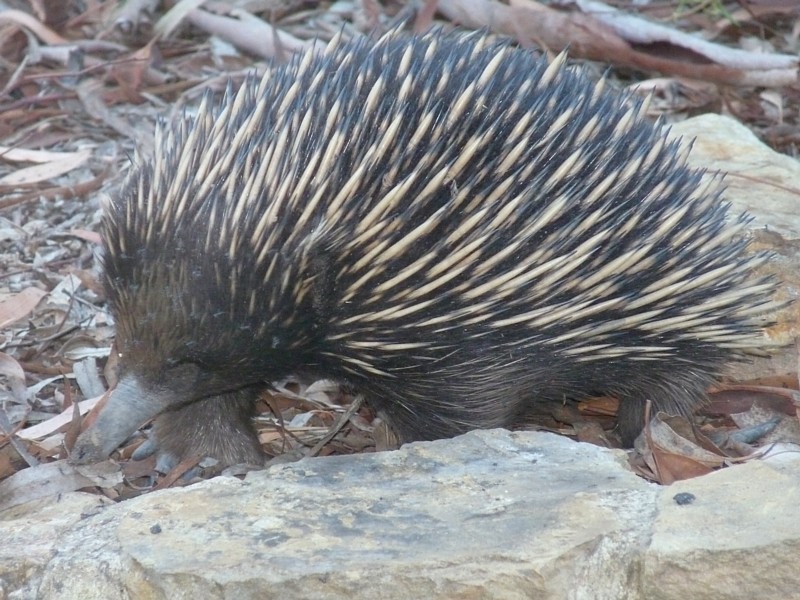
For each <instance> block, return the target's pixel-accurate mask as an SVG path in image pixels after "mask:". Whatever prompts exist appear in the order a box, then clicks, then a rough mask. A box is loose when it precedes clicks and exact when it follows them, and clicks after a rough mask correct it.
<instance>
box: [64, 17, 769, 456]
mask: <svg viewBox="0 0 800 600" xmlns="http://www.w3.org/2000/svg"><path fill="white" fill-rule="evenodd" d="M639 113H640V105H639V103H638V102H637V101H635V100H634V99H632V98H629V97H621V96H619V95H618V94H616V93H612V92H608V91H604V90H603V89H602V85H601V84H598V85H594V84H592V83H590V82H589V81H588V80H587V79H586V78H585V77H584V76H583V75H581V74H579V73H576V72H573V71H572V70H569V69H567V68H565V67H564V66H563V65H562V64H561V60H560V59H559V60H558V61H556V62H554V63H553V64H550V65H548V64H547V63H546V61H544V60H542V59H538V58H536V57H534V56H533V55H532V54H531V53H529V52H525V51H521V50H517V49H514V48H512V47H510V46H509V45H507V44H498V43H495V42H492V41H490V40H489V38H487V37H486V36H483V35H470V36H463V35H459V34H455V33H452V34H450V33H448V34H445V33H441V32H435V33H430V34H427V35H422V36H410V35H404V34H402V33H400V32H397V31H394V32H391V33H389V34H387V35H386V36H384V37H383V38H381V39H379V40H378V41H376V42H372V41H367V40H358V41H353V42H335V43H332V44H331V46H330V47H329V49H328V51H327V52H326V53H325V54H323V55H313V54H308V55H306V56H304V57H302V58H299V59H297V60H294V61H293V62H291V63H290V64H289V65H286V66H282V67H276V68H275V69H273V70H272V71H271V72H270V73H269V74H268V75H267V76H266V77H265V78H264V79H263V80H262V81H257V80H248V81H247V82H245V84H244V85H243V86H242V87H241V89H240V90H239V91H238V92H237V93H236V94H229V95H227V96H226V98H225V99H224V100H223V101H222V103H221V105H219V106H217V105H214V104H213V103H212V102H211V101H210V100H209V99H206V100H205V101H204V102H203V104H202V106H201V107H200V109H199V110H198V114H197V116H196V117H195V118H192V119H186V120H184V121H182V122H181V123H179V124H177V125H175V124H170V125H161V126H160V127H159V128H158V131H157V136H156V148H157V150H156V153H155V156H154V157H153V158H151V159H145V158H141V157H139V158H137V160H136V162H135V165H134V167H133V170H132V173H131V174H130V176H129V177H128V179H127V182H126V184H125V186H124V189H123V190H122V192H121V193H120V194H119V195H118V196H117V197H116V198H115V199H114V200H113V202H112V203H111V204H110V206H109V208H108V210H107V213H106V215H105V221H104V225H103V235H104V239H105V242H106V256H105V261H104V262H105V284H106V289H107V292H108V298H109V303H110V306H111V308H112V311H113V314H114V316H115V319H116V323H117V346H118V348H119V351H120V354H121V357H120V365H121V367H120V368H121V379H120V386H119V389H118V390H117V391H116V392H115V393H114V394H112V396H111V399H110V401H109V404H108V406H107V407H106V408H105V410H104V411H103V413H102V414H101V415H100V418H99V420H98V422H97V424H96V426H95V427H94V428H93V429H92V430H89V431H87V432H86V433H85V434H83V436H82V437H81V438H80V439H79V441H78V444H77V446H76V449H75V452H74V453H73V460H75V461H76V462H86V461H89V460H94V459H97V458H100V457H103V456H105V455H107V454H108V453H109V452H111V451H112V450H113V448H115V447H116V446H117V445H118V444H120V443H122V442H123V441H124V440H125V439H126V438H127V437H128V436H129V435H130V434H131V433H133V432H134V431H135V430H136V429H137V428H138V427H139V426H141V425H142V423H144V422H145V421H147V420H148V419H150V418H152V417H156V416H157V419H156V425H155V441H156V443H157V445H158V446H159V447H160V448H161V450H162V451H163V452H165V453H167V454H169V455H170V456H172V457H174V458H175V459H182V458H185V457H187V456H189V455H196V454H198V455H203V454H205V455H211V456H216V457H217V458H220V459H221V460H223V461H224V462H228V463H233V462H239V461H246V462H254V461H257V460H258V458H259V456H260V454H259V449H258V443H257V439H256V437H255V433H254V431H253V428H252V425H251V424H250V415H251V411H252V402H253V398H254V397H255V395H256V394H257V393H258V392H259V390H261V389H263V388H264V387H265V386H266V385H267V384H268V383H269V382H270V381H274V380H277V379H279V378H281V377H284V376H286V375H288V374H300V375H302V374H308V375H314V376H323V377H326V378H332V379H335V380H338V381H341V382H343V383H346V384H348V385H349V386H351V387H353V388H354V389H356V390H357V391H359V392H360V393H361V394H363V395H364V396H365V398H366V399H367V400H368V402H370V403H371V404H372V405H373V406H374V407H375V408H376V409H378V410H380V411H382V413H383V414H385V415H386V417H387V418H388V420H389V421H390V422H391V424H392V425H393V426H394V428H395V429H396V431H397V432H398V434H399V435H400V436H401V437H402V438H403V439H404V440H413V439H427V438H438V437H446V436H453V435H456V434H458V433H461V432H464V431H467V430H470V429H473V428H485V427H509V426H512V425H514V424H516V423H518V422H520V420H523V419H524V418H525V415H526V413H527V412H529V411H530V409H531V407H532V406H534V404H535V403H536V402H537V401H540V400H546V399H561V398H563V397H565V396H567V397H574V398H580V397H582V396H586V395H587V394H591V393H600V392H602V393H610V394H614V395H616V396H618V397H619V398H620V400H621V409H620V415H619V428H620V432H621V434H622V437H623V438H624V440H625V441H627V442H630V441H631V440H632V439H633V437H634V436H635V435H636V433H637V432H638V431H639V430H640V429H641V427H642V425H643V422H644V406H645V402H646V401H647V400H650V401H652V404H653V408H654V410H665V411H668V412H673V413H674V412H677V413H687V412H689V411H691V410H692V408H693V407H695V406H696V405H697V404H698V403H699V402H701V401H702V399H703V397H704V393H705V391H704V390H705V388H706V386H707V385H708V384H709V383H710V382H712V381H713V379H714V377H715V375H716V374H717V373H718V371H719V370H720V369H721V368H722V367H723V366H724V365H725V363H726V362H728V361H730V360H732V359H735V358H736V357H737V356H738V355H739V353H740V352H741V351H742V350H743V349H746V348H748V347H752V346H754V345H757V344H758V343H759V341H760V326H759V321H758V318H759V314H760V313H762V312H763V311H764V310H765V309H766V308H768V306H769V303H770V293H771V289H772V285H771V284H770V283H769V282H765V281H763V280H758V279H755V278H754V277H753V275H752V270H753V268H754V267H755V266H756V265H757V264H759V263H760V262H761V261H763V260H764V259H763V257H758V256H748V255H747V254H745V252H744V247H745V244H746V242H745V241H744V240H743V239H742V238H741V237H740V236H738V235H737V234H738V232H739V231H740V230H741V227H742V225H743V224H744V223H745V219H744V218H739V219H738V220H737V219H733V223H732V224H727V223H726V214H727V207H726V205H725V204H724V203H723V202H721V200H720V189H719V187H718V185H717V183H716V182H714V181H712V182H704V181H703V173H702V172H700V171H698V170H695V169H692V168H690V167H688V166H687V165H686V164H685V162H684V160H683V158H682V156H681V154H680V152H679V149H678V145H677V143H676V142H673V141H668V140H667V139H666V137H665V134H664V132H663V131H662V130H661V128H660V127H659V126H658V125H653V124H651V123H649V122H647V121H646V120H645V119H644V118H643V117H642V116H641V115H640V114H639Z"/></svg>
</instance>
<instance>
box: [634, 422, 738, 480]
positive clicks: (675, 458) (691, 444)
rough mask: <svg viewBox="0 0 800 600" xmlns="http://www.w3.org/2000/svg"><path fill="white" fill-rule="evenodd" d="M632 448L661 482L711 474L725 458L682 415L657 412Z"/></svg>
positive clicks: (723, 462)
mask: <svg viewBox="0 0 800 600" xmlns="http://www.w3.org/2000/svg"><path fill="white" fill-rule="evenodd" d="M635 448H636V450H637V451H638V452H639V454H641V456H642V457H643V459H644V461H645V463H646V464H647V466H648V467H649V468H650V469H651V471H652V472H653V474H654V478H655V479H656V480H657V481H658V482H659V483H662V484H664V485H668V484H670V483H673V482H675V481H679V480H682V479H691V478H692V477H698V476H699V475H704V474H706V473H710V472H711V471H713V470H714V469H715V468H718V467H721V466H723V465H724V464H725V461H726V457H725V456H724V455H723V453H722V452H721V451H720V450H719V449H717V448H716V446H714V444H712V443H711V441H710V440H708V439H707V438H706V437H705V436H703V435H702V434H700V433H699V432H697V431H695V429H694V428H693V427H692V424H691V423H690V422H689V420H688V419H686V418H685V417H674V416H670V415H667V414H666V413H662V412H660V413H658V414H656V416H655V417H654V418H653V419H652V420H651V421H650V423H649V425H648V426H647V428H646V429H645V431H644V432H642V435H640V436H639V437H638V438H637V439H636V443H635Z"/></svg>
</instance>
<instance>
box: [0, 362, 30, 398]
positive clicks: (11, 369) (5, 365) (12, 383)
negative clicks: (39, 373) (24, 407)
mask: <svg viewBox="0 0 800 600" xmlns="http://www.w3.org/2000/svg"><path fill="white" fill-rule="evenodd" d="M0 375H3V376H5V378H6V382H7V384H8V387H10V388H11V395H12V396H13V397H14V400H16V401H17V402H19V403H20V404H25V403H26V401H27V397H28V390H27V388H26V387H25V371H24V370H23V369H22V366H20V364H19V363H18V362H17V361H16V360H15V359H14V358H13V357H11V356H9V355H8V354H6V353H5V352H0Z"/></svg>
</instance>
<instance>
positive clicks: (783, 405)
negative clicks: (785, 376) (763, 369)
mask: <svg viewBox="0 0 800 600" xmlns="http://www.w3.org/2000/svg"><path fill="white" fill-rule="evenodd" d="M708 398H709V401H708V403H707V404H705V405H704V406H703V407H702V410H701V412H702V413H703V414H704V415H711V416H716V417H719V416H722V417H729V416H730V415H732V414H735V413H743V412H746V411H748V410H750V408H751V407H752V406H753V404H754V403H756V402H758V403H759V404H760V405H761V406H768V407H771V408H772V410H774V411H776V412H780V413H782V414H785V415H792V416H793V415H796V414H797V407H798V405H800V392H797V391H795V390H792V389H787V388H780V387H772V386H763V385H762V386H759V385H744V384H742V385H719V386H716V387H714V388H713V389H712V390H711V391H710V392H709V395H708Z"/></svg>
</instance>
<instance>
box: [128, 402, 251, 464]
mask: <svg viewBox="0 0 800 600" xmlns="http://www.w3.org/2000/svg"><path fill="white" fill-rule="evenodd" d="M255 396H256V392H255V391H254V390H253V389H251V388H247V389H244V390H239V391H236V392H232V393H229V394H223V395H219V396H212V397H209V398H203V399H202V400H197V401H195V402H192V403H190V404H186V405H183V406H181V407H180V408H177V409H173V410H168V411H166V412H164V413H162V414H160V415H159V416H158V417H157V418H156V420H155V423H154V425H153V433H152V434H151V439H150V440H149V441H148V443H147V447H146V449H145V450H144V452H139V453H138V455H134V458H143V457H144V455H147V454H149V453H150V451H155V452H156V454H157V464H156V467H157V470H159V471H166V470H169V469H170V468H172V467H173V466H175V465H176V464H178V463H179V462H181V461H183V460H185V459H189V458H204V457H211V458H215V459H217V460H218V461H220V462H221V463H222V464H223V465H233V464H239V463H245V464H249V465H261V464H263V463H264V458H265V456H264V453H263V452H262V450H261V445H260V444H259V441H258V435H257V433H256V430H255V427H254V426H253V421H252V419H253V414H254V405H255Z"/></svg>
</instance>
